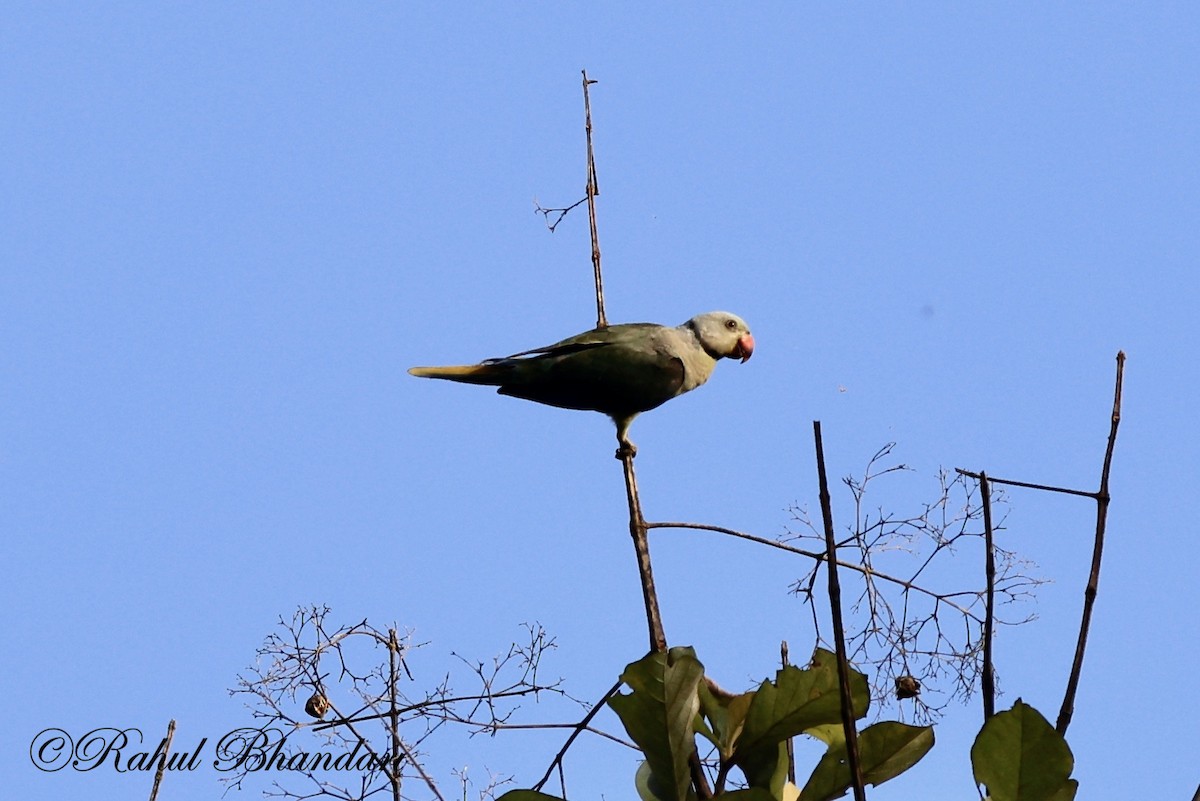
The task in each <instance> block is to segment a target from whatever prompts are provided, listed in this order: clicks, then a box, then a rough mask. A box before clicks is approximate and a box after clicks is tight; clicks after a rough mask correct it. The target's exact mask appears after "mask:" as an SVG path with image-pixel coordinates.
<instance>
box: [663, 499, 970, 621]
mask: <svg viewBox="0 0 1200 801" xmlns="http://www.w3.org/2000/svg"><path fill="white" fill-rule="evenodd" d="M646 528H648V529H651V528H687V529H695V530H697V531H714V532H716V533H718V534H726V535H728V536H730V537H737V538H738V539H743V540H749V541H750V542H757V543H759V544H760V545H769V546H770V547H772V548H778V549H779V550H781V551H787V552H788V553H794V554H799V555H800V556H807V557H808V558H809V559H815V560H817V561H818V562H824V561H825V560H826V559H827V558H828V555H827V554H823V553H817V552H816V551H809V550H805V549H804V548H797V547H795V546H792V545H788V544H787V543H783V542H779V541H777V540H770V539H767V538H766V537H759V536H756V535H754V534H747V533H746V532H744V531H737V530H735V529H732V528H725V527H724V526H710V525H708V524H707V523H681V522H674V521H673V522H665V523H646ZM836 562H837V566H838V567H844V568H847V569H849V570H854V571H857V572H859V573H862V574H863V575H864V576H870V577H872V578H877V579H880V580H882V581H887V582H890V583H892V584H895V585H897V586H900V587H903V588H905V589H906V590H911V591H913V592H918V593H921V594H923V595H927V596H929V597H930V598H933V599H934V600H935V601H938V602H940V603H944V604H946V605H947V606H949V607H950V608H951V609H954V610H955V611H957V612H959V613H961V614H962V615H964V616H966V617H969V618H971V619H972V620H975V621H977V622H982V621H980V620H979V618H978V616H976V614H975V613H974V612H972V611H971V610H969V609H967V608H966V607H964V606H962V605H960V604H957V603H955V602H954V601H953V600H951V596H953V595H962V594H963V593H949V594H944V595H943V594H940V593H936V592H934V591H933V590H929V589H926V588H925V587H922V586H920V585H919V584H915V583H913V582H912V581H907V580H905V579H902V578H897V577H896V576H892V575H889V574H887V573H882V572H880V571H878V570H876V569H875V568H873V567H868V566H866V565H861V564H858V563H856V562H847V561H846V560H844V559H838V560H836Z"/></svg>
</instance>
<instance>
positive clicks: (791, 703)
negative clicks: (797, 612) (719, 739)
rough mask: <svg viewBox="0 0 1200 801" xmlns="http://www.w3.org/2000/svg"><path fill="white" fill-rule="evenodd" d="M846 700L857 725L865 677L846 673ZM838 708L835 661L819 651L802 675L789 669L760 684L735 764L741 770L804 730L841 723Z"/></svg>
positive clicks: (866, 695) (865, 698)
mask: <svg viewBox="0 0 1200 801" xmlns="http://www.w3.org/2000/svg"><path fill="white" fill-rule="evenodd" d="M850 699H851V704H852V706H853V710H854V717H855V719H858V718H861V717H863V716H864V715H866V714H867V706H868V704H869V703H870V692H869V691H868V689H867V677H866V676H864V675H863V674H862V673H859V672H858V671H857V670H851V671H850ZM841 707H842V700H841V695H840V693H839V690H838V676H837V657H836V656H834V655H833V654H832V653H830V652H829V651H826V650H824V649H823V648H818V649H817V650H816V652H814V653H813V663H812V665H810V666H809V667H807V668H804V669H803V670H802V669H800V668H797V667H793V666H790V665H789V666H788V667H785V668H783V669H782V670H780V671H779V672H778V673H776V675H775V683H774V684H772V683H771V682H769V681H764V682H763V683H762V685H761V686H760V687H759V688H758V691H757V692H756V693H755V694H754V697H753V699H752V700H751V702H750V708H749V709H748V710H747V711H746V723H745V727H744V728H743V730H742V733H741V737H740V738H738V741H737V745H736V753H735V755H734V761H735V762H737V763H738V764H742V763H743V761H744V760H745V758H746V756H747V755H748V754H749V753H751V752H753V751H756V750H758V749H766V748H771V749H773V747H774V746H775V744H776V743H779V742H781V741H782V740H786V739H787V738H789V737H795V736H796V735H798V734H800V733H801V732H803V731H805V730H806V729H811V728H812V727H814V726H820V725H822V724H826V723H837V722H839V721H841V719H842V712H841Z"/></svg>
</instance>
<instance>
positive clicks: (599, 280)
mask: <svg viewBox="0 0 1200 801" xmlns="http://www.w3.org/2000/svg"><path fill="white" fill-rule="evenodd" d="M594 83H596V82H595V81H593V80H591V79H589V78H588V75H587V70H584V71H583V113H584V130H585V133H586V134H587V204H588V228H589V229H590V230H591V234H592V271H593V272H594V273H595V275H596V327H597V328H605V327H607V326H608V318H607V317H606V316H605V315H604V279H603V277H602V276H601V273H600V233H599V230H598V229H597V228H596V195H598V194H600V184H599V182H598V181H597V180H596V153H595V150H593V148H592V99H591V94H590V92H589V91H588V87H589V86H591V85H592V84H594Z"/></svg>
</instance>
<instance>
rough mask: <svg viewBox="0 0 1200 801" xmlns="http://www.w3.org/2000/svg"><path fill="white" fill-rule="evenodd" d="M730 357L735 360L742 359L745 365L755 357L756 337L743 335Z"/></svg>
mask: <svg viewBox="0 0 1200 801" xmlns="http://www.w3.org/2000/svg"><path fill="white" fill-rule="evenodd" d="M729 355H730V356H731V357H732V358H734V359H741V360H742V362H743V363H745V362H746V360H747V359H749V358H750V357H751V356H753V355H754V337H752V336H751V335H750V334H743V335H742V337H741V339H739V340H738V341H737V347H736V348H734V349H733V353H731V354H729Z"/></svg>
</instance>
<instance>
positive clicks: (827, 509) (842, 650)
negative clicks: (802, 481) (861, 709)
mask: <svg viewBox="0 0 1200 801" xmlns="http://www.w3.org/2000/svg"><path fill="white" fill-rule="evenodd" d="M813 439H814V440H816V445H817V478H818V480H819V481H820V485H821V517H822V519H823V520H824V521H825V554H826V559H825V564H826V565H828V566H829V611H830V614H831V616H832V618H833V642H834V648H835V649H836V650H837V660H838V685H839V688H840V689H841V695H842V730H843V731H844V732H845V734H846V758H847V762H848V763H849V767H850V779H851V781H852V782H853V784H854V799H855V801H866V798H867V790H866V788H865V787H864V786H863V777H862V765H861V764H859V758H858V729H856V728H855V726H854V700H853V698H852V697H851V694H850V666H849V664H847V661H846V632H845V629H844V628H843V627H842V588H841V585H840V584H839V583H838V569H837V542H836V541H835V539H834V534H833V509H832V507H831V505H830V500H829V480H828V478H827V477H826V475H825V447H824V445H823V444H822V442H821V421H820V420H814V421H813Z"/></svg>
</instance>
